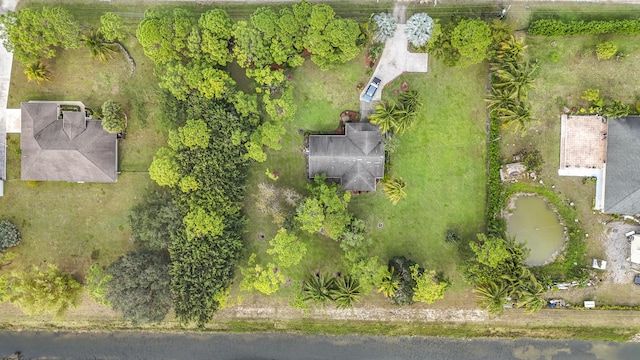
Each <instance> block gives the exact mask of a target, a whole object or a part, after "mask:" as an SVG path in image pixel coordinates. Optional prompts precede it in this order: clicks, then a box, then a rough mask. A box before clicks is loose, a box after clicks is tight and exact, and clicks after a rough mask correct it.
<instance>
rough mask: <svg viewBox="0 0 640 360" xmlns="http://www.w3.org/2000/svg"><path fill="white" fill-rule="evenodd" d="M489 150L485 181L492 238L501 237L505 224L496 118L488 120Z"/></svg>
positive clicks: (487, 214)
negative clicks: (502, 213) (501, 213)
mask: <svg viewBox="0 0 640 360" xmlns="http://www.w3.org/2000/svg"><path fill="white" fill-rule="evenodd" d="M490 121H491V123H490V128H489V149H488V152H489V154H488V158H489V166H488V172H489V174H488V177H487V178H488V179H487V213H486V218H487V234H488V235H489V236H493V237H503V236H504V234H505V231H506V229H507V224H506V222H505V221H504V219H503V218H502V217H501V216H500V212H501V211H502V209H503V208H504V200H505V196H504V186H502V181H501V180H500V143H499V142H498V141H497V140H498V138H499V137H500V120H498V118H497V117H496V116H492V117H491V119H490Z"/></svg>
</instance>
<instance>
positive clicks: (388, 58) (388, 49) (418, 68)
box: [360, 24, 429, 119]
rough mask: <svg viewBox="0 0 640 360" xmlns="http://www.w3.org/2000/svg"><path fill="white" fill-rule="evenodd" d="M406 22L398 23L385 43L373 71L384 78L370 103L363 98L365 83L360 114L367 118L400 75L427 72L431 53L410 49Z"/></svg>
mask: <svg viewBox="0 0 640 360" xmlns="http://www.w3.org/2000/svg"><path fill="white" fill-rule="evenodd" d="M405 28H406V25H405V24H398V27H397V29H396V32H395V34H394V35H393V37H392V38H389V39H387V41H386V43H385V45H384V51H383V52H382V55H381V56H380V59H379V60H378V66H376V69H375V71H374V72H373V76H371V79H373V78H374V77H377V78H379V79H380V80H382V81H381V82H380V87H379V88H378V91H376V93H375V94H374V95H373V100H371V103H368V102H366V101H364V100H363V98H362V97H363V95H364V91H366V89H367V87H368V86H369V83H371V79H370V80H369V83H367V84H366V85H365V87H364V88H365V90H364V91H363V92H362V93H361V94H360V114H361V117H362V119H365V118H366V117H367V116H368V115H369V114H371V113H372V112H373V110H372V108H371V105H372V103H375V102H377V101H380V99H381V98H382V91H383V90H384V87H385V85H387V84H388V83H390V82H392V81H393V80H395V79H396V78H397V77H398V76H400V75H402V74H403V73H406V72H412V73H426V72H427V70H428V65H429V55H428V54H427V53H412V52H410V51H409V40H408V39H407V35H406V34H405Z"/></svg>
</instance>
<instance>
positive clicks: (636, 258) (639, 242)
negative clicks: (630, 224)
mask: <svg viewBox="0 0 640 360" xmlns="http://www.w3.org/2000/svg"><path fill="white" fill-rule="evenodd" d="M632 236H633V239H632V240H631V258H630V261H631V262H632V263H634V264H639V265H640V235H638V234H634V235H632Z"/></svg>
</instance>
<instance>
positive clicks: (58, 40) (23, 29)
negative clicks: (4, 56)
mask: <svg viewBox="0 0 640 360" xmlns="http://www.w3.org/2000/svg"><path fill="white" fill-rule="evenodd" d="M0 39H2V40H3V42H4V46H5V48H6V49H7V50H8V51H13V56H14V57H15V59H16V60H18V61H19V62H21V63H23V64H29V63H34V62H36V61H39V60H41V59H42V58H52V57H54V56H55V55H56V49H58V48H63V49H76V48H78V46H79V45H80V25H79V24H78V22H77V21H76V20H75V19H74V18H73V16H72V15H71V13H70V12H69V11H68V10H66V9H63V8H61V7H43V8H41V9H30V8H26V9H23V10H20V11H18V12H13V11H8V12H7V13H6V14H2V15H0Z"/></svg>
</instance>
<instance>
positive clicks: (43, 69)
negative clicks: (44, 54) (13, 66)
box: [24, 61, 51, 85]
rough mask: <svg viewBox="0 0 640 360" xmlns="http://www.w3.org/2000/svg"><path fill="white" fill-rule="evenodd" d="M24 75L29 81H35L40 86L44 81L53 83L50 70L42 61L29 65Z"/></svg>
mask: <svg viewBox="0 0 640 360" xmlns="http://www.w3.org/2000/svg"><path fill="white" fill-rule="evenodd" d="M24 74H25V75H26V76H27V79H28V80H29V81H35V82H36V84H38V85H40V84H42V82H43V81H51V77H50V76H49V75H50V71H49V69H47V66H46V65H45V64H44V63H42V62H40V61H36V62H34V63H31V64H29V65H27V66H26V67H25V68H24Z"/></svg>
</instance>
